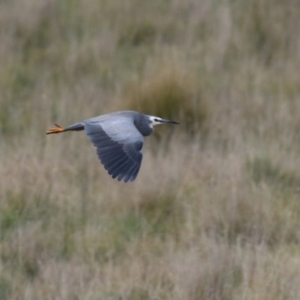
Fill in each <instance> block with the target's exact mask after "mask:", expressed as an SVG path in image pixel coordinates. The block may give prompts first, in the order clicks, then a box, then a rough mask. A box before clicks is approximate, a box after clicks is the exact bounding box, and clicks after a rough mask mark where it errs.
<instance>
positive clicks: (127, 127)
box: [84, 116, 144, 182]
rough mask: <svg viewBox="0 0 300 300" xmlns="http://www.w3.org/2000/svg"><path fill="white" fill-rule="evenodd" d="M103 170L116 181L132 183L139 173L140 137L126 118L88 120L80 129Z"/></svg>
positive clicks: (141, 143) (141, 145) (140, 160)
mask: <svg viewBox="0 0 300 300" xmlns="http://www.w3.org/2000/svg"><path fill="white" fill-rule="evenodd" d="M84 129H85V132H86V134H87V136H88V138H89V139H90V141H91V142H92V143H93V144H94V146H95V147H96V148H97V154H98V157H99V159H100V161H101V163H102V164H103V165H104V168H105V169H106V170H107V171H108V173H109V174H110V175H111V176H112V177H113V178H117V179H118V180H119V181H121V180H124V181H125V182H127V181H133V180H134V179H135V178H136V176H137V175H138V172H139V170H140V166H141V162H142V158H143V153H142V148H143V141H144V138H143V136H142V134H141V133H140V132H139V131H138V130H137V128H136V127H135V125H134V123H133V120H131V119H129V118H120V116H118V118H110V119H107V120H93V119H92V120H90V121H89V120H88V121H86V123H85V126H84Z"/></svg>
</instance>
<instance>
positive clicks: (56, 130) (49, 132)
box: [46, 124, 66, 134]
mask: <svg viewBox="0 0 300 300" xmlns="http://www.w3.org/2000/svg"><path fill="white" fill-rule="evenodd" d="M54 125H55V126H56V127H53V128H50V129H49V130H48V131H47V132H46V134H53V133H60V132H64V131H66V130H65V129H64V128H63V127H61V126H59V125H58V124H54Z"/></svg>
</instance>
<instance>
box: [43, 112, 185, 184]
mask: <svg viewBox="0 0 300 300" xmlns="http://www.w3.org/2000/svg"><path fill="white" fill-rule="evenodd" d="M166 123H170V124H179V123H178V122H175V121H170V120H165V119H162V118H159V117H155V116H149V115H144V114H141V113H138V112H136V111H119V112H114V113H111V114H106V115H102V116H98V117H95V118H91V119H87V120H85V121H82V122H79V123H75V124H73V125H71V126H69V127H66V128H62V127H61V126H59V125H57V124H55V126H56V127H54V128H51V129H49V130H48V131H47V134H53V133H60V132H65V131H80V130H85V133H86V134H87V136H88V138H89V139H90V141H91V142H92V143H93V144H94V146H95V147H96V148H97V154H98V157H99V159H100V161H101V163H102V164H103V166H104V168H105V169H106V170H107V172H108V173H109V174H110V175H111V176H112V177H113V178H117V179H118V180H119V181H121V180H124V181H125V182H127V181H133V180H135V178H136V176H137V175H138V172H139V170H140V166H141V162H142V158H143V152H142V148H143V142H144V136H148V135H150V134H151V133H152V131H153V126H154V125H158V124H166Z"/></svg>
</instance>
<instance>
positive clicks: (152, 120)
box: [149, 116, 165, 128]
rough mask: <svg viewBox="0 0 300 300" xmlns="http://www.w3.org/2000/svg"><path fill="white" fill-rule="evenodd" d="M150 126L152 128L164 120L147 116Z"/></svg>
mask: <svg viewBox="0 0 300 300" xmlns="http://www.w3.org/2000/svg"><path fill="white" fill-rule="evenodd" d="M149 119H150V126H151V127H152V128H153V126H155V125H159V124H164V123H165V120H164V119H162V118H159V117H155V116H149Z"/></svg>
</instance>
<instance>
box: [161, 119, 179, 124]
mask: <svg viewBox="0 0 300 300" xmlns="http://www.w3.org/2000/svg"><path fill="white" fill-rule="evenodd" d="M161 121H162V123H166V124H180V123H178V122H176V121H171V120H164V119H162V120H161Z"/></svg>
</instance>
